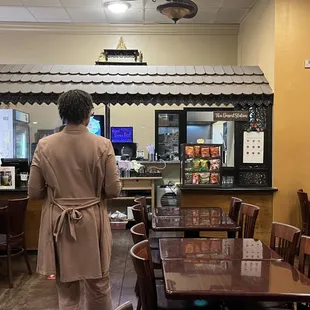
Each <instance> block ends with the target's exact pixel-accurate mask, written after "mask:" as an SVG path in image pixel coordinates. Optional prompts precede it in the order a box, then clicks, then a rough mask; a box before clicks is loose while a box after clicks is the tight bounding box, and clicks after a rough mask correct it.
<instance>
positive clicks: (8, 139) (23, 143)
mask: <svg viewBox="0 0 310 310" xmlns="http://www.w3.org/2000/svg"><path fill="white" fill-rule="evenodd" d="M29 156H30V128H29V114H28V113H25V112H22V111H17V110H13V109H0V158H27V159H29Z"/></svg>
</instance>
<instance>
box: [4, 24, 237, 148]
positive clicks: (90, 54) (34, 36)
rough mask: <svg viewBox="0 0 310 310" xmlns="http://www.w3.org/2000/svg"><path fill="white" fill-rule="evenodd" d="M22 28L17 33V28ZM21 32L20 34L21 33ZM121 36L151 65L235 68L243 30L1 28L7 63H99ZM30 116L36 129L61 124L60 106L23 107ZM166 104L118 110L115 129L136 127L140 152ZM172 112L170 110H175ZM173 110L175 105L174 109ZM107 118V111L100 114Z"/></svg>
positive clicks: (150, 140) (114, 112)
mask: <svg viewBox="0 0 310 310" xmlns="http://www.w3.org/2000/svg"><path fill="white" fill-rule="evenodd" d="M17 28H18V29H17ZM17 30H18V31H17ZM120 36H122V37H123V38H124V41H125V44H126V45H127V48H137V49H139V50H141V51H142V52H143V54H144V59H145V61H147V62H148V64H149V65H236V64H237V49H238V27H236V26H225V25H222V26H221V25H219V26H214V25H213V26H212V25H196V26H195V25H145V26H138V25H135V26H130V25H129V26H111V27H99V26H85V25H78V26H70V25H60V26H51V25H48V26H46V25H41V24H40V25H35V26H33V25H30V26H29V25H16V26H12V25H11V26H9V27H6V26H1V25H0V42H5V44H1V48H0V59H1V62H2V63H44V64H50V63H57V64H94V62H95V61H96V60H97V58H98V56H99V54H100V51H101V50H102V49H104V48H115V47H116V45H117V43H118V41H119V38H120ZM18 108H21V109H22V110H26V111H28V112H30V114H31V119H32V121H38V125H35V126H33V127H34V129H33V131H36V129H45V128H54V127H55V126H57V125H58V124H59V119H58V115H57V109H56V107H55V106H53V105H52V106H49V107H47V106H45V105H43V106H41V107H39V106H29V105H26V106H23V107H20V106H19V107H18ZM166 108H169V107H167V106H164V107H162V106H157V107H152V106H147V107H145V106H131V107H130V106H115V107H112V109H111V125H112V126H122V125H124V126H133V127H134V139H135V141H136V142H137V143H138V145H139V149H141V150H145V147H146V145H148V144H149V143H154V140H155V128H154V127H155V114H154V111H155V109H166ZM170 108H171V107H170ZM172 108H173V107H172ZM97 112H98V114H104V108H102V107H101V108H100V107H99V109H98V110H97Z"/></svg>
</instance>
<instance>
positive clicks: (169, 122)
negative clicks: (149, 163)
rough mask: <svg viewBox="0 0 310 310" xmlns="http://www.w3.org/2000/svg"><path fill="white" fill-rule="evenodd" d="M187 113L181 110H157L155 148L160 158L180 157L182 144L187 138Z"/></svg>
mask: <svg viewBox="0 0 310 310" xmlns="http://www.w3.org/2000/svg"><path fill="white" fill-rule="evenodd" d="M184 124H185V114H184V111H182V110H179V111H175V110H157V111H155V130H156V132H155V149H156V153H157V155H158V156H159V158H161V159H164V160H172V159H179V157H180V144H181V143H184V142H186V140H185V127H184V126H183V125H184Z"/></svg>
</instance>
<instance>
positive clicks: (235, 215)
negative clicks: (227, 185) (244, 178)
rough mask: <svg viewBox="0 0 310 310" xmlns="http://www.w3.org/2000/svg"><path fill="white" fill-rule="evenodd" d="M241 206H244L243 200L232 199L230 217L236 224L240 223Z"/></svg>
mask: <svg viewBox="0 0 310 310" xmlns="http://www.w3.org/2000/svg"><path fill="white" fill-rule="evenodd" d="M241 204H242V200H241V199H239V198H235V197H231V200H230V206H229V212H228V216H229V217H230V218H231V219H232V220H233V221H234V222H235V223H238V219H239V212H240V208H241Z"/></svg>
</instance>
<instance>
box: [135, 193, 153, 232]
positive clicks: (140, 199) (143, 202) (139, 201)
mask: <svg viewBox="0 0 310 310" xmlns="http://www.w3.org/2000/svg"><path fill="white" fill-rule="evenodd" d="M134 201H135V203H136V204H140V205H141V206H142V208H143V216H144V219H145V222H144V224H145V229H146V231H147V232H148V231H149V229H150V227H149V216H148V211H147V204H146V198H145V197H144V196H142V197H138V198H136V199H135V200H134Z"/></svg>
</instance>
